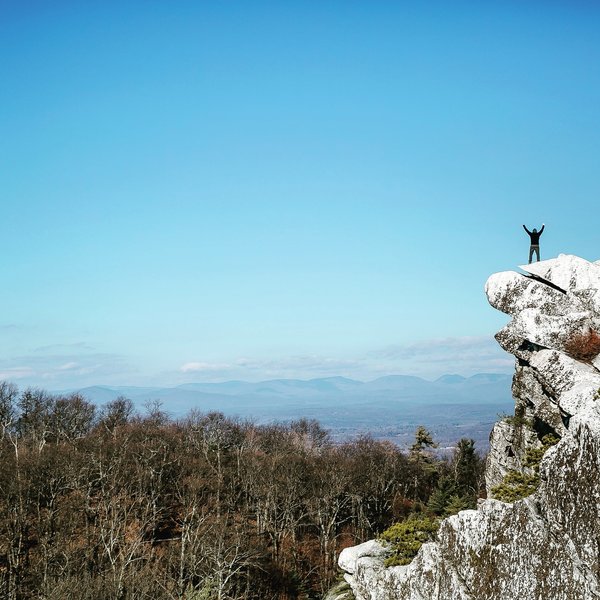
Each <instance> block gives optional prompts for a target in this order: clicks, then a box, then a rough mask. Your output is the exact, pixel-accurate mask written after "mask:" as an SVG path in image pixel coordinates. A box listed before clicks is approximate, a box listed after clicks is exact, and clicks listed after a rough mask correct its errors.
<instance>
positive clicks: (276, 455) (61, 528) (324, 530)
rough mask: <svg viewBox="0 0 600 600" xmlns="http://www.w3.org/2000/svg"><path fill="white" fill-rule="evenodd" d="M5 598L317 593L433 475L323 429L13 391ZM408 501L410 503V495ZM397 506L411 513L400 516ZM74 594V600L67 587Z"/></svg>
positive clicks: (0, 445) (5, 478) (0, 472)
mask: <svg viewBox="0 0 600 600" xmlns="http://www.w3.org/2000/svg"><path fill="white" fill-rule="evenodd" d="M0 425H1V426H2V429H0V433H1V434H2V435H0V491H1V494H0V597H1V598H7V599H8V600H18V599H21V598H33V597H36V598H37V597H44V598H47V599H48V600H58V599H59V598H65V597H69V598H72V599H73V600H88V599H89V600H92V598H106V599H114V600H133V599H137V598H153V599H155V600H163V599H164V600H167V599H173V598H192V597H199V598H208V597H210V598H215V599H216V600H259V599H261V600H262V599H267V598H268V599H271V600H300V599H302V600H306V599H312V598H319V597H322V596H323V595H324V592H325V591H326V590H327V589H328V588H329V587H330V585H331V584H332V583H333V582H334V581H335V579H336V578H337V565H336V559H337V555H338V554H339V552H340V550H341V549H342V548H344V547H345V546H348V545H351V544H354V543H358V542H361V541H364V540H366V539H369V538H371V537H374V536H375V535H377V534H378V533H380V532H381V531H382V530H383V529H385V528H387V527H389V526H390V525H391V523H392V520H393V519H394V518H395V517H397V516H398V514H394V513H395V512H396V513H399V512H402V511H403V510H404V509H405V508H406V509H407V510H409V507H410V506H412V505H413V503H425V502H426V501H427V498H428V496H429V494H430V493H431V489H432V486H433V485H435V481H434V480H435V476H434V475H435V474H434V470H435V469H433V470H432V468H433V467H432V464H431V463H428V464H427V470H423V468H422V466H421V465H420V463H418V461H417V462H415V461H414V460H413V461H410V460H408V459H407V457H406V456H405V455H404V454H403V453H402V452H401V451H400V450H399V449H398V448H397V447H396V446H394V445H393V444H391V443H389V442H378V441H375V440H372V439H370V438H368V437H365V438H360V439H357V440H355V441H353V442H348V443H346V444H343V445H339V444H334V443H333V442H332V441H331V439H330V437H329V435H328V433H327V431H325V430H323V429H322V428H321V426H320V425H319V424H318V423H317V422H316V421H307V420H301V421H297V422H294V423H289V424H275V425H263V426H261V425H256V424H253V423H245V422H239V421H236V420H234V419H229V418H227V417H225V416H224V415H222V414H220V413H210V414H200V413H192V414H190V415H189V416H188V417H187V418H186V419H184V420H182V421H179V422H173V421H171V420H170V419H169V418H168V416H167V415H166V414H165V413H164V412H163V411H162V410H161V409H160V406H158V405H152V406H149V407H148V410H147V414H146V415H145V416H144V415H143V416H140V415H138V414H135V412H134V410H133V406H132V404H131V403H130V402H129V401H127V400H126V399H123V398H120V399H118V400H116V401H114V402H112V403H110V404H109V405H107V406H106V407H104V409H102V410H100V411H96V410H95V407H93V406H91V405H89V404H88V403H87V402H86V401H85V400H84V399H83V398H81V397H79V396H70V397H65V398H56V397H53V396H50V395H48V394H47V393H46V392H44V391H41V390H26V391H25V392H23V393H22V394H21V395H20V396H18V394H17V392H16V389H15V388H13V387H10V386H7V385H5V386H4V387H3V386H2V385H1V384H0ZM409 498H410V499H409ZM399 507H400V508H399ZM67 590H68V591H67Z"/></svg>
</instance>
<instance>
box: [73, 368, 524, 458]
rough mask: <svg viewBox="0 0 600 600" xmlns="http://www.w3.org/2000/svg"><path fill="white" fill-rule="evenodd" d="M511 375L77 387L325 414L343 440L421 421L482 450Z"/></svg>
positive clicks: (271, 415) (110, 396)
mask: <svg viewBox="0 0 600 600" xmlns="http://www.w3.org/2000/svg"><path fill="white" fill-rule="evenodd" d="M511 379H512V376H511V375H504V374H497V373H480V374H477V375H473V376H472V377H462V376H460V375H444V376H442V377H440V378H438V379H437V380H435V381H428V380H426V379H422V378H420V377H415V376H408V375H389V376H386V377H380V378H379V379H375V380H374V381H368V382H362V381H356V380H353V379H347V378H344V377H326V378H319V379H309V380H302V379H272V380H267V381H259V382H256V383H254V382H247V381H226V382H222V383H186V384H183V385H179V386H176V387H170V388H147V387H144V388H142V387H131V386H128V387H110V386H93V387H87V388H83V389H80V390H77V391H79V392H80V393H81V394H83V395H84V396H85V397H86V398H88V399H89V400H91V401H93V402H95V403H97V404H105V403H106V402H109V401H111V400H114V399H115V398H117V397H118V396H126V397H127V398H130V399H131V400H132V401H133V402H134V404H135V405H136V406H137V407H138V408H139V409H140V410H142V409H143V407H144V404H145V403H147V402H148V401H154V400H159V401H161V402H162V404H163V409H164V410H165V411H167V412H168V413H169V414H170V415H171V416H172V417H174V418H179V417H183V416H184V415H185V414H186V413H188V412H189V411H190V410H192V409H197V410H200V411H202V412H210V411H221V412H223V413H225V414H227V415H230V416H238V417H240V418H252V419H253V420H256V421H258V422H261V423H265V422H272V421H289V420H292V419H298V418H303V417H304V418H311V419H318V420H319V421H320V422H321V424H322V425H323V426H324V427H327V428H328V429H330V430H331V431H332V434H333V435H334V437H335V438H337V439H340V440H343V439H347V438H348V437H351V436H354V435H359V434H365V433H369V434H371V435H373V437H377V438H387V439H391V440H394V441H396V442H398V443H400V444H404V445H406V444H408V443H409V442H410V440H411V439H412V435H413V432H414V429H415V427H416V426H417V425H421V424H422V425H425V426H426V427H428V428H430V429H431V430H432V432H433V433H434V435H435V436H436V437H437V439H438V441H440V442H441V443H442V444H452V443H454V442H455V441H456V440H457V439H459V438H460V437H465V436H466V437H473V438H474V439H476V441H477V442H478V445H479V446H480V447H483V446H486V445H487V437H488V434H489V430H490V429H491V426H492V424H493V422H494V421H495V420H496V418H497V414H498V413H500V412H504V411H511V410H512V407H513V400H512V397H511V391H510V387H511Z"/></svg>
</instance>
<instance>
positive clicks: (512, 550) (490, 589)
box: [339, 255, 600, 600]
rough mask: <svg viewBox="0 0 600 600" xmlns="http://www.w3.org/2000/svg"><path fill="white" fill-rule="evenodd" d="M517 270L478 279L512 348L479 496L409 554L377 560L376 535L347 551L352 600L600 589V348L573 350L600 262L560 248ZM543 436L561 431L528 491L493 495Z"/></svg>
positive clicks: (595, 321)
mask: <svg viewBox="0 0 600 600" xmlns="http://www.w3.org/2000/svg"><path fill="white" fill-rule="evenodd" d="M521 269H522V270H523V271H525V274H522V273H518V272H505V273H498V274H496V275H493V276H492V277H490V278H489V280H488V281H487V283H486V286H485V290H486V294H487V297H488V300H489V302H490V304H491V305H492V306H493V307H495V308H497V309H498V310H501V311H502V312H505V313H506V314H508V315H510V317H511V321H510V322H509V323H508V325H507V326H506V327H504V328H503V329H502V330H501V331H500V332H498V334H497V335H496V339H497V340H498V342H499V344H500V345H501V346H502V347H503V348H504V349H505V350H507V351H508V352H510V353H512V354H514V356H515V357H516V367H515V375H514V378H513V387H512V391H513V397H514V399H515V415H514V416H512V417H508V418H506V419H504V420H502V421H501V422H499V423H497V424H496V425H495V426H494V429H493V431H492V433H491V435H490V445H491V449H490V453H489V457H488V462H487V466H486V485H487V488H488V499H487V500H481V501H480V502H479V504H478V507H477V510H467V511H462V512H460V513H458V514H457V515H454V516H452V517H449V518H448V519H446V520H444V521H443V522H442V524H441V526H440V530H439V532H438V537H437V541H435V542H431V543H427V544H424V545H423V546H422V547H421V549H420V551H419V553H418V554H417V556H416V557H415V559H414V560H413V561H412V562H411V563H410V564H409V565H406V566H397V567H388V568H386V567H384V559H385V552H386V551H385V548H384V547H383V546H381V544H380V543H379V542H377V541H370V542H366V543H365V544H361V545H359V546H355V547H352V548H347V549H346V550H344V551H343V552H342V553H341V555H340V560H339V564H340V566H341V568H342V569H343V570H344V571H345V579H346V581H347V582H348V583H349V585H350V587H351V588H352V591H353V593H354V595H355V597H356V598H357V600H392V599H394V600H513V599H514V600H517V599H519V600H542V599H544V600H545V599H552V600H593V599H600V397H599V390H600V371H599V369H600V358H598V357H596V358H594V356H593V355H592V356H590V355H589V352H588V354H587V355H585V358H582V356H581V355H580V354H579V353H578V352H577V351H576V350H577V347H576V346H577V343H576V342H577V338H578V336H580V339H583V338H582V337H581V336H583V335H585V334H588V333H589V332H591V333H589V335H592V334H593V332H595V331H600V263H591V262H588V261H586V260H583V259H581V258H579V257H576V256H568V255H560V256H559V257H558V258H556V259H553V260H547V261H543V262H539V263H536V264H533V265H527V266H523V267H521ZM574 340H575V343H574ZM549 434H550V436H549ZM549 437H551V438H552V439H553V440H554V441H556V440H557V439H559V441H558V443H556V444H555V445H554V446H552V447H550V448H549V449H548V450H546V451H545V454H544V455H543V458H542V460H541V463H540V464H539V466H538V467H537V469H538V470H537V471H535V475H536V477H537V475H538V474H539V477H538V478H537V480H539V485H538V487H537V489H536V490H535V492H534V493H532V494H531V495H529V496H527V497H525V498H523V499H520V500H517V501H515V502H513V503H506V502H501V501H499V500H494V499H492V498H491V496H492V494H491V491H492V489H493V488H495V486H498V485H499V484H501V483H503V482H505V481H506V479H505V477H506V475H507V474H508V473H511V472H512V473H515V472H517V473H520V474H523V475H528V474H529V475H533V474H534V473H533V470H532V467H531V463H530V462H528V460H527V457H528V456H531V453H532V451H534V452H535V451H537V452H538V453H540V454H541V452H543V451H544V449H545V448H546V447H547V446H546V445H545V444H544V442H542V440H543V439H545V440H547V439H549Z"/></svg>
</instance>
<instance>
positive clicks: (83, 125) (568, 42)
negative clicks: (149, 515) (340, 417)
mask: <svg viewBox="0 0 600 600" xmlns="http://www.w3.org/2000/svg"><path fill="white" fill-rule="evenodd" d="M599 31H600V5H599V4H598V3H596V2H591V1H588V2H583V1H579V2H578V1H573V0H570V1H564V2H559V1H552V0H544V1H541V0H540V1H528V0H518V1H510V0H503V1H490V2H481V1H477V2H475V1H474V2H461V1H459V0H456V1H453V2H447V1H446V0H444V1H443V2H433V1H431V2H417V1H414V2H402V1H401V0H395V1H390V2H383V1H378V0H372V1H369V2H364V1H360V2H358V1H352V0H345V1H343V2H342V1H333V0H332V1H323V2H312V1H298V2H292V1H290V2H287V1H286V2H261V1H256V2H245V1H244V2H236V1H211V2H209V1H194V2H191V1H190V2H185V1H177V2H166V1H164V2H152V1H150V0H144V1H140V2H123V1H119V2H111V1H106V0H105V1H103V2H61V1H59V0H56V1H53V2H41V1H40V2H33V1H23V0H16V1H14V2H13V1H10V0H8V1H7V0H1V1H0V183H1V185H0V199H1V203H0V205H1V208H2V212H1V218H0V253H1V256H2V261H1V263H0V264H1V268H2V287H1V293H0V378H5V379H9V380H11V381H13V382H15V383H17V384H19V385H20V386H25V385H39V386H43V387H46V388H49V389H63V388H70V387H77V386H83V385H90V384H134V385H167V384H177V383H182V382H189V381H219V380H225V379H232V378H239V379H248V380H258V379H263V378H271V377H299V378H310V377H320V376H328V375H345V376H349V377H355V378H358V379H372V378H375V377H377V376H379V375H387V374H392V373H406V374H417V375H422V376H425V377H429V378H433V377H436V376H439V375H441V374H443V373H448V372H450V373H453V372H457V373H461V374H463V375H469V374H472V373H475V372H481V371H503V372H508V371H509V370H510V369H511V368H512V360H511V358H510V357H508V356H507V355H505V354H504V353H502V352H501V351H500V350H499V349H497V347H496V344H495V341H494V340H493V338H492V335H493V333H494V332H495V331H496V330H498V329H499V328H500V327H501V326H502V324H503V323H505V322H506V318H505V317H504V316H503V315H501V314H498V313H496V312H495V311H494V310H493V309H491V308H490V307H489V306H488V304H487V301H486V299H485V295H484V293H483V285H484V283H485V280H486V279H487V277H488V276H489V275H490V274H491V273H493V272H496V271H500V270H507V269H513V268H515V267H516V266H517V265H519V264H522V263H523V262H525V261H526V259H527V250H528V238H527V236H526V234H525V233H524V231H523V229H522V227H521V225H522V224H523V223H526V224H527V225H528V226H529V227H530V228H533V227H538V228H539V227H540V226H541V224H542V222H545V223H546V231H545V232H544V234H543V236H542V239H541V251H542V258H550V257H553V256H556V255H558V254H559V253H561V252H565V253H573V254H578V255H580V256H582V257H584V258H587V259H590V260H597V259H600V246H599V243H598V242H599V235H598V230H599V220H600V219H599V216H598V215H599V208H598V206H599V202H598V200H599V197H600V194H599V192H600V179H599V174H600V168H599V167H600V35H599V34H598V32H599Z"/></svg>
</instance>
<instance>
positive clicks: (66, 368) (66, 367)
mask: <svg viewBox="0 0 600 600" xmlns="http://www.w3.org/2000/svg"><path fill="white" fill-rule="evenodd" d="M78 366H79V365H78V363H76V362H73V361H71V362H68V363H65V364H64V365H60V367H57V369H56V370H57V371H72V370H73V369H76V368H77V367H78Z"/></svg>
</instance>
